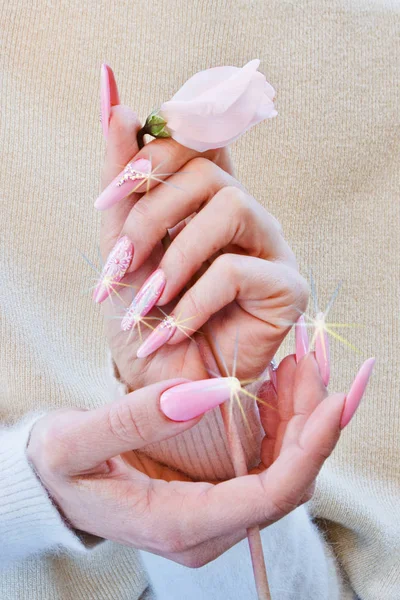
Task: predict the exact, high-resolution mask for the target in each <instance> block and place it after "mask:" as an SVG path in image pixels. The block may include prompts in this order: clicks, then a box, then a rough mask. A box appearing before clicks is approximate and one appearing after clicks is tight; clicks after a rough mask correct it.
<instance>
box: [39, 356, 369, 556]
mask: <svg viewBox="0 0 400 600" xmlns="http://www.w3.org/2000/svg"><path fill="white" fill-rule="evenodd" d="M372 360H373V359H372ZM372 365H373V362H372V363H371V359H370V361H367V363H365V364H364V365H363V367H362V368H361V371H360V373H359V375H358V376H357V378H356V380H355V382H354V383H353V386H352V388H351V390H350V392H349V394H348V395H347V398H346V397H345V396H344V394H334V395H331V396H328V394H327V391H326V388H325V387H324V385H323V383H322V380H321V377H320V374H319V369H318V366H317V363H316V361H315V358H314V354H313V353H309V354H307V355H306V356H305V357H303V358H302V359H301V360H300V362H299V363H298V364H296V361H295V358H294V356H293V355H291V356H288V357H286V358H285V359H284V360H283V361H282V363H281V364H280V365H279V368H278V370H277V372H276V374H277V389H278V395H277V396H276V394H275V392H274V389H273V386H272V384H271V382H267V383H266V384H264V386H263V389H262V391H261V393H262V396H263V398H264V399H265V400H268V402H269V403H271V404H272V405H273V407H276V408H277V409H278V410H276V409H275V408H269V409H267V408H265V406H264V405H263V406H262V409H261V410H260V418H261V421H262V424H263V427H264V429H265V432H266V437H265V440H264V441H263V443H262V448H261V462H260V464H259V466H258V467H257V468H256V469H254V470H253V471H252V474H249V475H247V476H245V477H238V478H236V479H232V480H229V481H225V482H221V483H216V484H215V483H213V482H192V481H190V480H189V478H188V477H186V476H185V475H183V474H180V473H179V472H177V471H175V470H170V469H169V468H167V467H165V466H163V465H161V464H159V463H156V462H154V461H153V460H151V459H150V458H148V457H147V456H145V454H144V453H143V452H145V450H146V446H147V445H148V444H152V443H154V442H158V441H161V440H163V439H167V438H169V437H173V436H176V435H178V434H179V433H181V432H183V431H185V430H187V429H189V428H191V427H193V425H195V424H196V423H198V422H199V420H200V419H201V414H202V413H203V412H204V411H206V410H208V409H210V408H212V407H213V406H216V405H218V404H220V403H221V402H223V401H225V400H227V399H228V398H229V396H230V393H231V389H232V386H235V385H237V381H235V380H234V379H232V378H220V379H214V380H206V381H201V382H200V381H196V382H192V383H188V382H187V381H184V380H182V379H180V380H178V379H176V380H172V381H164V382H161V383H156V384H153V385H151V386H149V387H147V388H144V389H141V390H139V391H136V392H132V393H130V394H128V395H127V396H125V397H123V398H121V399H119V400H117V401H115V402H112V403H111V404H109V405H106V406H102V407H100V408H97V409H95V410H90V411H83V410H79V409H76V410H73V409H67V410H60V411H54V412H52V413H49V414H48V415H47V416H45V417H43V418H42V419H40V420H39V421H37V422H36V423H35V425H34V427H33V429H32V432H31V437H30V441H29V445H28V449H27V453H28V458H29V460H30V461H31V463H32V465H33V467H34V468H35V470H36V472H37V473H38V475H39V477H40V479H41V481H42V483H43V484H44V486H45V487H46V489H47V490H48V492H49V494H50V496H51V497H52V498H53V500H54V501H55V503H56V504H57V505H58V507H59V510H60V511H61V513H62V514H63V515H64V516H65V517H66V519H67V520H68V522H69V523H70V524H71V525H72V526H73V527H74V528H76V529H78V530H82V531H86V532H88V533H92V534H94V535H97V536H100V537H104V538H106V539H110V540H113V541H116V542H119V543H121V544H126V545H128V546H134V547H136V548H140V549H144V550H148V551H150V552H153V553H156V554H160V555H162V556H165V557H167V558H170V559H172V560H174V561H176V562H179V563H181V564H184V565H187V566H191V567H198V566H201V565H203V564H205V563H207V562H209V561H211V560H213V559H214V558H216V557H217V556H219V555H220V554H222V553H223V552H224V551H225V550H227V549H228V548H230V547H231V546H232V545H234V544H235V543H236V542H238V541H239V540H240V539H242V538H243V537H244V536H245V535H246V528H248V527H251V526H253V525H261V526H262V527H265V526H267V525H270V524H271V523H273V522H274V521H277V520H278V519H280V518H282V517H283V516H284V515H286V514H288V513H289V512H290V511H292V510H294V509H295V508H296V507H297V506H299V505H301V504H302V503H304V502H306V501H307V500H308V499H309V498H310V495H311V493H312V489H313V485H314V481H315V478H316V476H317V474H318V472H319V470H320V468H321V466H322V465H323V463H324V461H325V459H326V458H327V457H328V456H329V455H330V454H331V452H332V450H333V449H334V447H335V445H336V443H337V441H338V439H339V435H340V429H341V428H342V427H343V426H344V425H345V424H347V423H348V421H349V420H350V418H351V417H352V415H353V414H354V412H355V410H356V408H357V406H358V403H359V401H360V400H361V397H362V394H363V392H364V390H365V387H366V385H367V381H368V377H369V375H370V372H371V370H372ZM172 419H173V420H172ZM132 448H133V449H134V450H133V451H132V450H131V449H132Z"/></svg>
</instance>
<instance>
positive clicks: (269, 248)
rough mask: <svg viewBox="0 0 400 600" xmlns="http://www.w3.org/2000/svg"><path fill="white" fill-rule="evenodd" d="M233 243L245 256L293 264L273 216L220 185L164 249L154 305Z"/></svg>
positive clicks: (233, 189) (236, 190)
mask: <svg viewBox="0 0 400 600" xmlns="http://www.w3.org/2000/svg"><path fill="white" fill-rule="evenodd" d="M190 164H191V163H189V165H190ZM147 237H148V236H147ZM233 246H234V247H235V249H236V251H237V252H238V251H242V252H243V253H246V254H247V255H249V256H254V257H258V258H264V259H269V260H272V259H275V260H282V261H286V262H287V263H288V264H290V265H292V266H295V260H292V258H293V254H292V251H291V250H290V248H289V246H288V245H287V244H286V242H285V240H284V239H283V237H282V235H281V230H280V226H279V224H278V222H277V221H276V219H275V218H274V217H273V216H272V215H270V214H269V213H268V212H267V211H266V210H265V209H264V208H263V207H262V206H261V205H260V204H259V203H258V202H257V201H256V200H255V199H254V198H252V197H251V196H250V195H249V194H247V193H246V192H244V191H243V190H241V189H239V188H237V187H232V186H228V187H223V188H222V189H220V190H219V191H218V192H217V193H216V194H215V196H213V198H212V199H211V200H210V202H209V203H208V204H207V205H206V206H205V207H204V208H203V209H202V210H201V211H200V212H199V213H198V214H197V215H195V216H194V217H193V218H192V219H191V220H190V222H189V223H188V224H187V225H186V227H185V228H184V229H183V230H182V231H181V232H180V233H179V234H178V235H177V237H176V238H175V239H174V241H173V242H172V243H171V245H170V246H169V248H168V250H167V251H166V253H165V256H164V258H163V260H162V262H161V264H160V268H161V269H162V270H163V271H164V274H165V276H166V280H167V284H166V287H165V289H164V292H163V294H162V296H161V298H160V300H159V301H158V304H159V305H163V304H167V303H168V302H170V301H171V300H172V299H173V298H174V297H175V296H176V295H177V294H178V293H179V292H180V291H181V290H182V289H183V287H184V286H185V285H186V284H187V283H189V281H190V280H191V278H192V276H193V275H194V274H195V273H196V272H197V271H198V270H199V269H200V267H201V266H202V265H203V263H204V262H205V261H207V260H208V259H210V258H211V257H213V256H214V255H215V254H216V252H218V251H220V250H223V249H224V248H227V247H233Z"/></svg>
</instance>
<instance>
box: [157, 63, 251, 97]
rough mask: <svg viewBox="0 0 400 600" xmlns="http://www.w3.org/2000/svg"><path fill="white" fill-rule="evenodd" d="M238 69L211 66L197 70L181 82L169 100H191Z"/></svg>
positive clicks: (238, 69)
mask: <svg viewBox="0 0 400 600" xmlns="http://www.w3.org/2000/svg"><path fill="white" fill-rule="evenodd" d="M240 70H241V69H240V68H239V67H212V68H211V69H205V70H204V71H199V72H198V73H196V74H195V75H193V76H192V77H190V79H188V80H187V81H186V83H184V84H183V86H182V87H181V88H180V89H179V90H178V91H177V92H176V94H175V95H174V96H172V98H171V100H170V101H172V100H181V101H185V102H186V101H188V100H192V98H196V97H197V96H199V95H200V94H202V93H203V92H206V91H207V90H209V89H210V88H212V87H215V86H216V85H218V84H219V83H221V81H225V80H226V79H229V77H231V76H232V75H233V74H234V73H236V71H240ZM164 104H167V103H166V102H165V103H164Z"/></svg>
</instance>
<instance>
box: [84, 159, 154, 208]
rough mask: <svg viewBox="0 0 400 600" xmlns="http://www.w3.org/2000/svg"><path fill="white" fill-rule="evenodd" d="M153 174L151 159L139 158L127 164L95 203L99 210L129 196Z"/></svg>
mask: <svg viewBox="0 0 400 600" xmlns="http://www.w3.org/2000/svg"><path fill="white" fill-rule="evenodd" d="M150 176H151V161H149V160H147V158H139V159H138V160H135V161H133V162H130V163H128V164H127V165H126V167H125V168H124V170H123V171H122V172H121V173H120V174H119V175H117V177H115V179H113V181H112V182H111V183H110V185H108V186H107V187H106V188H105V190H103V191H102V193H101V194H100V196H99V197H98V198H97V200H96V202H95V203H94V206H95V208H97V210H106V209H107V208H110V207H111V206H114V204H117V202H119V201H120V200H122V199H123V198H125V197H126V196H128V195H129V194H130V193H131V192H133V191H134V190H135V189H137V188H139V187H140V185H141V183H143V182H144V181H147V180H148V179H149V177H150Z"/></svg>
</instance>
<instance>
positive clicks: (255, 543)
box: [205, 333, 271, 600]
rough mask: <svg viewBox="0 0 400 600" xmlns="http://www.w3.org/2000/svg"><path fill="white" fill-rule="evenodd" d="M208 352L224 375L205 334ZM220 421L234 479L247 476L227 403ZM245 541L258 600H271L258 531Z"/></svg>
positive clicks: (249, 531) (252, 529) (248, 530)
mask: <svg viewBox="0 0 400 600" xmlns="http://www.w3.org/2000/svg"><path fill="white" fill-rule="evenodd" d="M205 337H206V339H207V342H208V345H209V347H210V350H211V352H212V354H213V356H214V359H215V362H216V364H217V366H218V369H219V372H220V374H222V373H224V371H225V369H224V368H223V365H221V364H220V361H219V356H218V352H216V351H215V350H214V348H213V343H212V340H211V339H210V336H208V335H207V333H205ZM220 411H221V415H222V420H223V423H224V428H225V432H226V436H227V440H228V447H229V453H230V456H231V460H232V464H233V469H234V471H235V476H236V477H242V476H244V475H248V470H247V463H246V456H245V453H244V450H243V446H242V443H241V441H240V436H239V432H238V429H237V426H236V423H235V421H234V418H233V415H230V414H229V405H228V402H224V403H223V404H221V406H220ZM247 540H248V543H249V548H250V555H251V562H252V565H253V574H254V581H255V584H256V589H257V597H258V600H271V593H270V590H269V585H268V578H267V570H266V567H265V560H264V552H263V547H262V542H261V536H260V529H259V528H258V527H257V526H255V527H249V528H248V529H247Z"/></svg>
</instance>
